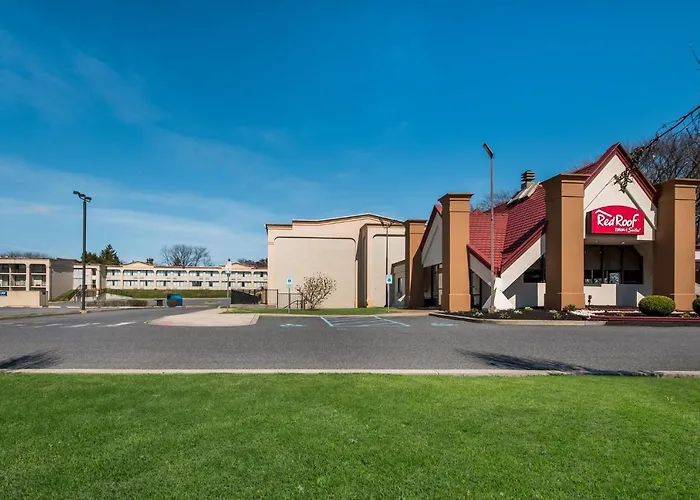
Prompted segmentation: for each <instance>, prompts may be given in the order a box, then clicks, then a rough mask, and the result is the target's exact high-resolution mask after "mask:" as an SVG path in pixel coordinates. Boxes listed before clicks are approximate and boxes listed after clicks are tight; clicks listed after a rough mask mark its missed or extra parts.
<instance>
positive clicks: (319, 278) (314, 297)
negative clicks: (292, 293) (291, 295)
mask: <svg viewBox="0 0 700 500" xmlns="http://www.w3.org/2000/svg"><path fill="white" fill-rule="evenodd" d="M336 288H337V284H336V281H335V280H334V279H333V278H331V277H330V276H328V275H327V274H325V273H316V274H314V275H313V276H307V277H305V278H304V280H303V281H302V283H301V286H298V287H297V292H298V293H299V295H301V298H302V299H303V300H304V302H306V303H307V304H309V308H310V309H316V308H317V307H318V306H319V305H321V304H322V303H323V301H325V300H326V299H327V298H328V297H329V296H330V295H331V294H332V293H333V292H334V291H335V290H336Z"/></svg>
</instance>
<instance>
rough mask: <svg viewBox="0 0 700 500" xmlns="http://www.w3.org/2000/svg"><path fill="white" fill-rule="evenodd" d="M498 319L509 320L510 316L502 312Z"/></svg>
mask: <svg viewBox="0 0 700 500" xmlns="http://www.w3.org/2000/svg"><path fill="white" fill-rule="evenodd" d="M499 317H500V318H501V319H510V314H508V313H507V312H506V311H503V312H502V313H501V315H500V316H499Z"/></svg>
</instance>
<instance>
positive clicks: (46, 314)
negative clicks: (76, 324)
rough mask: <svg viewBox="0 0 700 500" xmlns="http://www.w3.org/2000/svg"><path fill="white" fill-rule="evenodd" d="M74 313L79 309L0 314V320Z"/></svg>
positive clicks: (78, 312) (78, 311)
mask: <svg viewBox="0 0 700 500" xmlns="http://www.w3.org/2000/svg"><path fill="white" fill-rule="evenodd" d="M74 314H80V309H77V310H75V311H72V310H71V311H68V312H47V313H27V314H13V315H9V316H0V321H7V320H11V319H27V318H43V317H46V316H71V315H74Z"/></svg>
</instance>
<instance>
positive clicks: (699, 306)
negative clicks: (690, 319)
mask: <svg viewBox="0 0 700 500" xmlns="http://www.w3.org/2000/svg"><path fill="white" fill-rule="evenodd" d="M693 311H695V314H697V315H698V316H700V297H698V298H696V299H695V300H694V301H693Z"/></svg>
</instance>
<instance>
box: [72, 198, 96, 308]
mask: <svg viewBox="0 0 700 500" xmlns="http://www.w3.org/2000/svg"><path fill="white" fill-rule="evenodd" d="M73 194H74V195H76V196H77V197H78V198H80V199H81V200H83V273H82V274H83V279H82V290H81V292H80V298H81V304H80V310H81V312H85V295H87V284H86V283H85V275H86V274H87V272H86V271H87V262H86V261H87V204H88V203H90V202H91V201H92V198H91V197H90V196H88V195H86V194H84V193H81V192H80V191H73Z"/></svg>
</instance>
